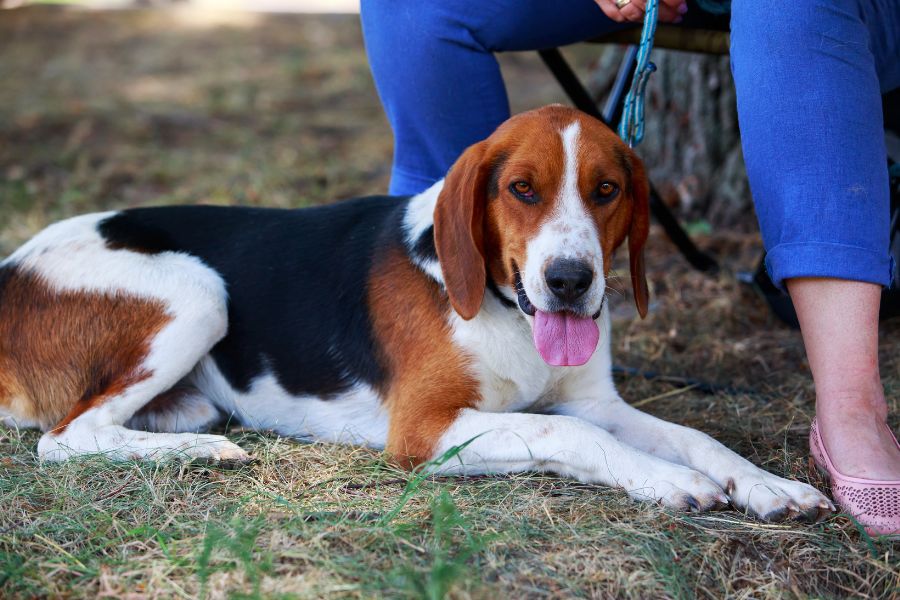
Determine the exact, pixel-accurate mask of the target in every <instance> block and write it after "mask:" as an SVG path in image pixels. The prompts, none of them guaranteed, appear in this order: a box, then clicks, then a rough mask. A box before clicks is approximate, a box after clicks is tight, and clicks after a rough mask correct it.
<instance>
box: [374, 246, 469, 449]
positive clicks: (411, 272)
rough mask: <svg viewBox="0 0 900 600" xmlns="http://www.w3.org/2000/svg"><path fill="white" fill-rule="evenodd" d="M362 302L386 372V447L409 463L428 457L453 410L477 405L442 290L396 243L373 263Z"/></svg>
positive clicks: (451, 417)
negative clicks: (366, 295)
mask: <svg viewBox="0 0 900 600" xmlns="http://www.w3.org/2000/svg"><path fill="white" fill-rule="evenodd" d="M369 306H370V310H371V314H372V322H373V327H374V330H375V337H376V339H377V340H378V342H379V347H380V349H381V354H382V356H381V359H382V361H383V363H384V366H385V370H386V372H387V373H388V377H387V382H388V383H387V384H386V389H384V390H382V392H383V393H384V394H385V396H386V398H387V407H388V411H389V413H390V427H389V431H388V441H387V451H388V452H389V453H390V454H392V455H393V457H394V458H395V460H397V461H398V462H400V463H401V464H402V465H403V466H406V467H413V466H415V465H418V464H420V463H422V462H425V461H427V460H429V459H431V458H433V453H434V449H435V445H436V444H437V442H438V440H439V439H440V437H441V435H443V433H444V432H445V431H446V430H447V428H448V427H449V426H450V424H451V423H452V422H453V420H454V419H455V418H456V416H457V414H458V413H459V411H460V410H461V409H463V408H467V407H471V406H474V405H475V404H476V403H477V401H478V383H477V382H476V380H475V379H474V378H473V377H472V375H471V374H469V370H468V367H469V364H468V359H467V358H466V357H465V356H464V355H463V354H462V353H461V352H460V351H459V349H457V348H456V346H454V345H453V343H452V341H451V338H450V335H451V334H450V326H449V325H448V324H447V314H448V311H449V310H450V306H449V302H448V299H447V296H446V294H445V293H444V292H443V291H442V290H441V288H440V286H438V284H437V283H435V282H434V281H432V280H430V279H428V278H427V277H426V276H425V275H424V274H423V273H421V272H420V271H419V270H418V269H416V268H415V267H414V266H413V265H412V264H411V263H410V262H409V259H408V258H407V257H406V255H405V254H404V253H403V251H402V250H400V249H399V248H394V249H392V250H390V251H389V252H388V253H387V254H386V255H385V256H384V257H382V259H381V260H380V261H379V262H378V263H376V264H375V265H374V267H373V270H372V276H371V278H370V281H369Z"/></svg>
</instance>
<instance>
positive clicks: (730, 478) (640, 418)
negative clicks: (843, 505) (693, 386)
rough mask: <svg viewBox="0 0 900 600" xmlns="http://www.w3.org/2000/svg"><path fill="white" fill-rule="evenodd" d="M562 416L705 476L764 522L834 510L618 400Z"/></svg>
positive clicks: (704, 438)
mask: <svg viewBox="0 0 900 600" xmlns="http://www.w3.org/2000/svg"><path fill="white" fill-rule="evenodd" d="M556 412H558V413H559V414H565V415H570V416H574V417H578V418H582V419H585V420H586V421H588V422H591V423H594V424H595V425H598V426H599V427H602V428H603V429H605V430H607V431H609V432H610V433H612V434H613V435H614V436H615V437H616V439H618V440H620V441H621V442H623V443H625V444H628V445H630V446H633V447H635V448H637V449H639V450H641V451H643V452H647V453H648V454H652V455H654V456H657V457H659V458H661V459H664V460H667V461H670V462H674V463H677V464H680V465H684V466H686V467H690V468H692V469H695V470H697V471H700V472H701V473H704V474H705V475H707V476H708V477H709V478H710V479H712V480H713V481H715V482H716V483H717V484H718V485H719V486H721V487H722V488H724V489H725V490H726V491H727V492H728V494H729V496H730V498H731V501H732V503H733V504H734V505H735V506H737V507H738V508H740V509H743V510H746V511H748V512H750V513H752V514H753V515H755V516H757V517H759V518H762V519H765V520H780V519H784V518H795V517H805V518H808V519H811V520H813V519H819V518H821V517H823V516H825V515H826V514H828V512H829V511H831V510H834V506H833V505H832V504H831V502H830V501H829V500H828V499H827V498H826V497H825V496H824V495H823V494H822V493H820V492H819V491H818V490H816V489H815V488H813V487H812V486H810V485H807V484H805V483H801V482H799V481H790V480H787V479H784V478H782V477H778V476H776V475H773V474H771V473H768V472H766V471H764V470H762V469H760V468H759V467H757V466H756V465H754V464H753V463H751V462H750V461H748V460H746V459H744V458H742V457H741V456H739V455H738V454H737V453H735V452H732V451H731V450H729V449H728V448H726V447H725V446H723V445H722V444H721V443H719V442H717V441H716V440H714V439H713V438H711V437H710V436H708V435H706V434H705V433H702V432H700V431H697V430H696V429H691V428H689V427H684V426H682V425H676V424H674V423H669V422H667V421H663V420H662V419H658V418H656V417H654V416H652V415H648V414H647V413H644V412H641V411H640V410H638V409H636V408H634V407H632V406H629V405H628V404H626V403H625V402H624V401H623V400H621V399H620V398H619V397H618V396H615V397H614V398H611V399H610V400H608V401H605V400H597V399H591V400H580V401H571V402H567V403H565V404H562V405H560V406H558V407H557V410H556Z"/></svg>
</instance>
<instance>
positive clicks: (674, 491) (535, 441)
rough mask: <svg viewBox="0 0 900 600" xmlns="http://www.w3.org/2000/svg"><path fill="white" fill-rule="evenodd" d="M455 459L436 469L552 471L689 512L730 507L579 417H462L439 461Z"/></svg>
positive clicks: (690, 476) (693, 478)
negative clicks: (720, 506)
mask: <svg viewBox="0 0 900 600" xmlns="http://www.w3.org/2000/svg"><path fill="white" fill-rule="evenodd" d="M448 454H449V455H450V458H449V459H447V460H446V461H445V462H443V464H436V463H432V465H433V466H432V467H431V468H432V469H433V470H435V471H436V472H439V473H452V474H478V473H511V472H519V471H549V472H553V473H558V474H560V475H565V476H568V477H573V478H575V479H577V480H579V481H583V482H587V483H599V484H603V485H609V486H614V487H619V488H624V489H625V490H626V491H627V492H628V494H629V495H630V496H632V497H633V498H636V499H639V500H651V501H653V500H655V501H660V502H661V503H662V504H664V505H666V506H669V507H673V508H677V509H682V510H689V509H692V510H707V509H710V508H714V507H716V506H719V505H724V504H725V503H726V502H727V498H726V496H725V493H724V491H723V490H722V488H721V487H719V486H718V485H716V484H715V483H714V482H713V481H711V480H710V479H709V478H708V477H706V476H705V475H703V474H702V473H699V472H697V471H695V470H693V469H689V468H687V467H684V466H681V465H676V464H673V463H670V462H667V461H664V460H662V459H660V458H657V457H654V456H650V455H649V454H646V453H644V452H641V451H639V450H636V449H635V448H632V447H630V446H627V445H625V444H623V443H621V442H619V441H618V440H616V439H615V438H614V437H613V436H612V435H610V434H609V433H608V432H606V431H603V430H602V429H600V428H598V427H595V426H593V425H591V424H589V423H587V422H585V421H583V420H581V419H577V418H573V417H566V416H557V415H538V414H524V413H489V412H482V411H479V410H474V409H463V410H461V411H459V413H458V414H457V415H456V418H455V420H453V422H452V423H451V424H450V426H449V428H448V429H447V430H446V431H445V432H444V433H443V435H442V436H441V437H440V440H439V441H438V443H437V444H436V446H435V449H434V452H433V454H432V456H433V458H435V459H441V458H442V457H444V458H446V457H447V456H448ZM437 462H438V463H439V462H441V461H440V460H438V461H437Z"/></svg>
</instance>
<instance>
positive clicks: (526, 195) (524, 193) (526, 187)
mask: <svg viewBox="0 0 900 600" xmlns="http://www.w3.org/2000/svg"><path fill="white" fill-rule="evenodd" d="M509 191H510V192H512V193H513V195H514V196H515V197H516V198H518V199H519V200H522V201H523V202H527V203H529V204H533V203H534V202H537V196H535V194H534V188H533V187H531V184H530V183H528V182H527V181H514V182H512V183H511V184H510V185H509Z"/></svg>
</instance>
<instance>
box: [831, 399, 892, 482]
mask: <svg viewBox="0 0 900 600" xmlns="http://www.w3.org/2000/svg"><path fill="white" fill-rule="evenodd" d="M821 404H822V403H821V402H819V403H817V409H816V418H817V421H818V423H819V435H820V436H821V439H822V443H823V444H824V446H825V448H826V449H827V452H828V455H829V456H830V457H831V460H832V462H833V464H834V467H835V468H836V469H837V470H838V471H840V472H841V473H843V474H844V475H848V476H850V477H860V478H863V479H879V480H888V481H900V448H898V447H897V442H896V441H895V440H894V437H893V435H892V434H891V431H890V429H888V427H887V426H886V425H885V422H884V417H883V416H882V415H881V414H878V413H877V412H876V411H874V410H863V411H860V410H847V409H845V408H843V407H840V406H837V407H829V408H827V409H824V407H821ZM878 412H880V411H878Z"/></svg>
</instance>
